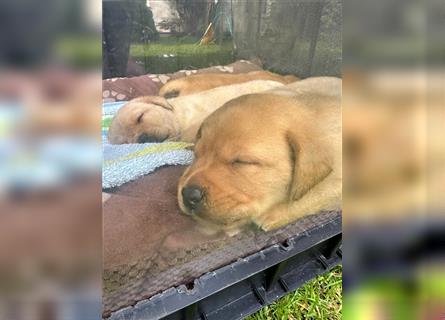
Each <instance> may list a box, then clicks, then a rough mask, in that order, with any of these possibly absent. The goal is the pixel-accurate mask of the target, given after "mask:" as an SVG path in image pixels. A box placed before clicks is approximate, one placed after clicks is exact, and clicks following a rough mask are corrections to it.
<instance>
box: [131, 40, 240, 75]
mask: <svg viewBox="0 0 445 320" xmlns="http://www.w3.org/2000/svg"><path fill="white" fill-rule="evenodd" d="M198 42H199V39H198V38H193V37H181V38H179V37H161V39H160V40H159V41H157V42H151V43H146V44H132V45H131V47H130V57H131V58H132V59H134V60H135V61H137V62H139V63H140V64H143V65H144V67H145V70H147V72H150V73H169V72H175V71H177V70H179V69H198V68H205V67H208V66H212V65H224V64H229V63H231V62H233V61H234V56H233V49H232V42H231V41H225V42H223V43H221V44H216V43H212V44H209V45H205V46H199V45H198Z"/></svg>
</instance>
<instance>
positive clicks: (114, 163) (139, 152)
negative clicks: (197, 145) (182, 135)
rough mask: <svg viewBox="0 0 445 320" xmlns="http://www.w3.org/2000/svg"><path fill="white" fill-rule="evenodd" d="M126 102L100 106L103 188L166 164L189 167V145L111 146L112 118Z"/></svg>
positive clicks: (165, 143)
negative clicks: (108, 137) (110, 128)
mask: <svg viewBox="0 0 445 320" xmlns="http://www.w3.org/2000/svg"><path fill="white" fill-rule="evenodd" d="M124 104H125V102H111V103H104V104H103V109H102V110H103V111H102V141H103V163H102V188H103V189H109V188H113V187H117V186H120V185H122V184H124V183H126V182H129V181H132V180H135V179H137V178H138V177H140V176H143V175H145V174H148V173H150V172H153V171H154V170H156V169H157V168H159V167H161V166H165V165H188V164H190V163H191V162H192V161H193V152H192V151H190V150H187V149H186V148H187V147H189V146H191V145H192V144H191V143H186V142H162V143H141V144H121V145H111V144H109V143H108V140H107V132H108V128H109V126H110V123H111V120H112V119H113V116H114V115H115V114H116V112H117V110H119V108H120V107H122V106H123V105H124Z"/></svg>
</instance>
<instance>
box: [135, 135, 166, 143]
mask: <svg viewBox="0 0 445 320" xmlns="http://www.w3.org/2000/svg"><path fill="white" fill-rule="evenodd" d="M165 139H167V136H163V137H159V136H154V135H150V134H147V133H143V134H141V135H140V136H139V137H138V143H149V142H162V141H164V140H165Z"/></svg>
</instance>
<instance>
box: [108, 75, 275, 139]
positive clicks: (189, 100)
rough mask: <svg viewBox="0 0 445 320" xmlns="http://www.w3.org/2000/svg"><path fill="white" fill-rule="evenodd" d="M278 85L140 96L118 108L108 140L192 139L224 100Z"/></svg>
mask: <svg viewBox="0 0 445 320" xmlns="http://www.w3.org/2000/svg"><path fill="white" fill-rule="evenodd" d="M280 86H283V85H282V84H281V83H280V82H276V81H269V80H256V81H249V82H246V83H240V84H234V85H229V86H224V87H219V88H214V89H211V90H207V91H204V92H200V93H196V94H193V95H189V96H184V97H177V98H173V99H165V98H163V97H154V96H148V97H140V98H137V99H134V100H131V101H130V102H128V103H127V104H126V105H125V106H123V107H122V108H121V109H119V111H118V112H117V114H116V116H115V117H114V119H113V121H112V123H111V125H110V129H109V131H108V140H109V141H110V143H112V144H122V143H136V142H138V140H139V137H141V135H142V134H145V135H148V136H150V137H152V138H153V141H163V140H171V141H173V140H181V141H187V142H193V141H194V139H195V136H196V132H197V130H198V128H199V127H200V125H201V123H202V121H204V119H205V118H206V117H207V116H208V115H209V114H210V113H212V112H213V111H214V110H216V109H217V108H219V107H221V106H222V105H223V104H224V103H226V102H227V101H229V100H231V99H234V98H237V97H239V96H241V95H243V94H249V93H255V92H261V91H265V90H269V89H272V88H277V87H280ZM142 114H143V116H142V117H141V115H142ZM139 117H141V118H139ZM138 118H139V122H138V120H137V119H138Z"/></svg>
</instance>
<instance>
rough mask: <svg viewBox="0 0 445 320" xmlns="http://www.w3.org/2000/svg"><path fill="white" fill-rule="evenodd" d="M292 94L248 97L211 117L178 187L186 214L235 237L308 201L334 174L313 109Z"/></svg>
mask: <svg viewBox="0 0 445 320" xmlns="http://www.w3.org/2000/svg"><path fill="white" fill-rule="evenodd" d="M294 104H295V102H293V101H292V99H291V98H289V97H283V96H274V95H271V94H253V95H246V96H242V97H240V98H237V99H235V100H232V101H230V102H228V103H227V104H226V105H224V106H223V107H222V108H220V109H218V110H217V111H216V112H214V113H213V114H211V115H210V116H209V117H208V118H207V119H206V120H205V121H204V123H203V124H202V126H201V128H200V130H199V131H198V135H197V139H196V144H195V160H194V162H193V163H192V165H191V166H190V167H189V168H188V169H187V170H186V171H185V172H184V174H183V176H182V177H181V179H180V182H179V190H178V200H179V205H180V207H181V209H182V211H183V212H185V213H186V214H190V215H192V216H193V217H194V218H195V219H196V220H198V222H201V223H203V224H206V225H207V226H211V227H214V228H217V229H223V230H225V231H229V232H233V231H230V230H239V228H240V227H241V226H243V225H246V224H249V223H251V222H252V221H254V220H255V218H256V217H258V216H259V215H261V214H263V213H265V212H267V210H270V209H271V208H272V207H274V206H276V205H278V204H282V203H288V202H290V201H294V200H296V199H298V198H300V197H301V196H303V195H304V194H305V193H306V192H307V191H308V190H310V189H311V188H312V187H313V186H314V185H316V184H317V183H318V182H319V181H321V180H322V179H323V178H324V177H326V175H327V174H328V173H329V172H330V171H331V167H330V157H329V156H328V154H327V152H325V150H324V148H323V143H322V141H321V140H322V139H319V134H318V129H317V128H316V126H315V125H314V121H313V118H312V116H313V115H311V114H310V111H305V110H302V111H300V112H299V111H297V110H298V108H296V106H295V105H294Z"/></svg>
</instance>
